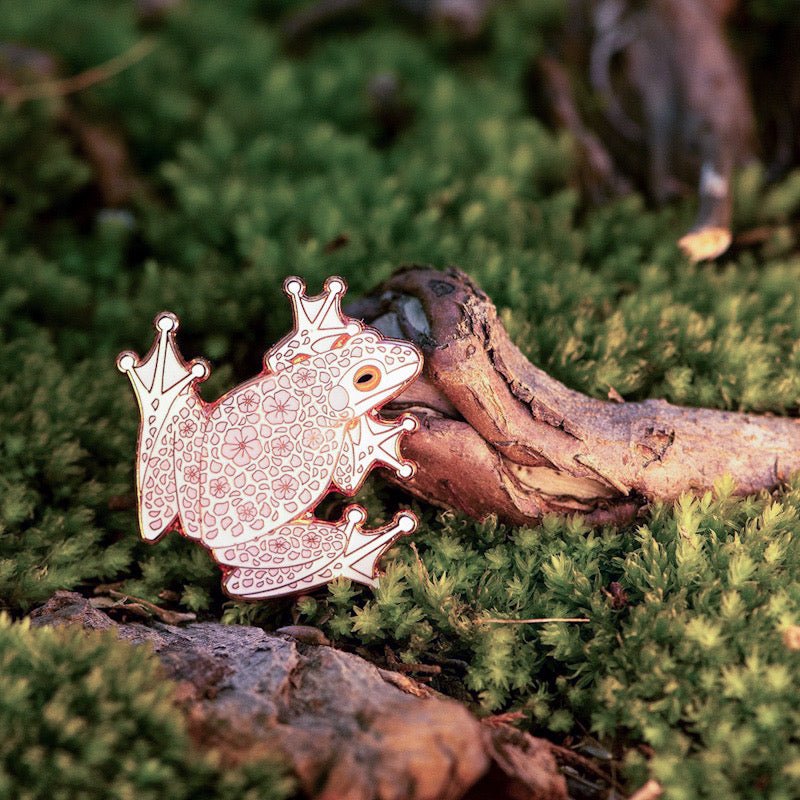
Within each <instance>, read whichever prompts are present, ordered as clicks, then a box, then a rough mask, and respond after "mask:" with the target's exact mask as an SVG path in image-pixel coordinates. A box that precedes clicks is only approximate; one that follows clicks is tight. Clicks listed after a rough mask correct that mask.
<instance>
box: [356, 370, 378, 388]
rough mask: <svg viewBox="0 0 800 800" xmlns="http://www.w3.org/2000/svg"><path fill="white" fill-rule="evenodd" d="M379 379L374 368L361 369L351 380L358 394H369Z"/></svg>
mask: <svg viewBox="0 0 800 800" xmlns="http://www.w3.org/2000/svg"><path fill="white" fill-rule="evenodd" d="M380 379H381V373H380V372H379V371H378V369H377V368H376V367H361V369H359V370H358V372H356V374H355V376H354V378H353V386H355V387H356V389H358V391H359V392H369V391H371V390H372V389H374V388H375V387H376V386H377V385H378V383H379V382H380Z"/></svg>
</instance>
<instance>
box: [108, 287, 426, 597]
mask: <svg viewBox="0 0 800 800" xmlns="http://www.w3.org/2000/svg"><path fill="white" fill-rule="evenodd" d="M345 290H346V284H345V282H344V281H343V280H342V279H341V278H336V277H333V278H329V279H328V280H327V281H326V283H325V291H324V292H323V293H322V294H321V295H318V296H316V297H309V296H307V295H306V293H305V285H304V284H303V282H302V281H301V280H300V279H299V278H288V279H287V280H286V282H285V283H284V291H285V292H286V294H287V295H288V297H289V300H290V302H291V304H292V308H293V312H294V330H293V331H292V332H291V333H290V334H289V335H288V336H286V337H284V338H283V339H282V340H281V341H280V342H278V344H276V345H275V346H274V347H272V348H270V349H269V350H268V351H267V352H266V354H265V356H264V369H263V371H262V372H261V373H260V374H259V375H257V376H256V377H255V378H253V379H252V380H250V381H248V382H246V383H244V384H242V385H241V386H239V387H237V388H235V389H233V390H231V391H230V392H228V393H227V394H226V395H224V396H223V397H221V398H220V399H219V400H217V401H215V402H213V403H207V402H206V401H204V400H203V399H202V398H201V397H200V395H199V393H198V391H197V386H198V384H199V383H201V382H202V381H204V380H205V379H206V378H207V377H208V375H209V374H210V368H209V366H208V363H207V362H206V361H204V360H202V359H195V360H194V361H191V362H188V363H187V362H186V361H184V359H183V358H182V356H181V354H180V352H179V351H178V349H177V346H176V344H175V334H176V331H177V330H178V319H177V317H175V315H173V314H170V313H161V314H159V315H158V316H157V317H156V319H155V328H156V338H155V342H154V344H153V346H152V348H151V350H150V352H149V353H148V354H147V355H146V356H145V357H144V358H142V359H140V358H139V357H138V356H137V355H136V354H134V353H131V352H124V353H121V354H120V355H119V357H118V358H117V366H118V368H119V370H120V371H121V372H123V373H125V374H127V375H128V377H129V378H130V381H131V384H132V385H133V389H134V392H135V393H136V397H137V400H138V403H139V410H140V412H141V424H140V427H139V444H138V453H137V461H136V482H137V490H138V499H139V526H140V529H141V534H142V537H143V538H144V539H145V540H146V541H148V542H155V541H157V540H158V539H160V538H161V536H162V535H163V534H165V533H167V532H168V531H170V530H178V531H179V532H180V533H182V534H183V535H184V536H187V537H189V538H191V539H197V540H198V541H200V542H201V543H202V544H203V545H204V546H205V547H206V548H208V549H209V550H210V551H211V554H212V555H213V557H214V559H215V560H216V561H217V562H218V563H219V565H220V566H221V568H222V570H223V573H224V577H223V588H224V589H225V591H226V592H227V593H228V594H229V595H230V596H231V597H234V598H243V599H253V600H255V599H260V598H268V597H278V596H281V595H286V594H294V593H296V592H304V591H309V590H311V589H315V588H317V587H318V586H321V585H323V584H324V583H327V582H328V581H330V580H331V579H332V578H335V577H337V576H340V575H341V576H345V577H348V578H351V579H352V580H354V581H358V582H359V583H363V584H367V585H369V586H375V585H377V578H376V574H377V572H376V565H377V562H378V561H379V559H380V557H381V555H382V554H383V553H384V552H385V551H386V550H387V549H388V548H389V547H391V545H392V543H393V542H394V541H395V540H396V539H397V538H398V537H400V536H403V535H406V534H410V533H412V532H413V531H414V530H415V529H416V526H417V519H416V517H415V516H414V514H413V513H411V512H409V511H402V512H400V513H398V514H396V515H395V517H394V520H393V521H392V523H391V524H390V525H386V526H384V527H381V528H373V529H367V528H363V527H362V524H363V523H364V522H365V520H366V518H367V514H366V512H365V510H364V509H363V508H362V507H361V506H359V505H350V506H348V507H347V508H346V509H345V511H344V515H343V517H342V519H341V520H339V521H338V522H326V521H323V520H320V519H317V518H316V517H315V516H314V508H315V506H316V505H317V504H318V503H319V501H320V500H321V499H322V498H323V497H324V496H325V495H326V494H327V493H328V492H329V491H332V490H338V491H340V492H342V493H344V494H345V495H353V494H355V492H356V491H357V490H358V488H359V487H360V486H361V484H362V483H363V481H364V479H365V477H366V475H367V473H368V472H369V471H370V470H371V469H372V468H373V467H375V466H378V465H382V466H385V467H388V468H390V469H393V470H394V471H395V472H396V474H397V475H398V476H399V477H401V478H410V477H411V476H412V475H413V474H414V469H415V468H414V464H413V463H412V462H410V461H406V460H403V458H402V456H401V455H400V440H401V438H402V437H403V435H404V434H405V433H407V432H409V431H413V430H415V429H416V428H417V421H416V419H415V418H414V417H413V416H411V415H408V414H405V415H403V416H400V417H399V418H397V419H394V420H388V419H383V418H381V417H380V415H379V414H378V409H380V407H381V406H382V405H383V404H384V403H386V402H387V401H389V400H391V399H392V398H393V397H395V396H397V395H398V394H400V392H402V391H403V389H405V387H406V386H408V385H409V384H410V383H411V382H412V381H413V380H414V379H415V378H416V377H417V375H418V374H419V372H420V370H421V368H422V356H421V354H420V352H419V351H418V350H417V348H416V347H414V345H412V344H409V343H408V342H401V341H396V340H394V339H388V338H386V337H384V336H383V335H382V334H380V333H379V332H378V331H376V330H374V329H372V328H369V327H366V326H365V325H363V324H362V323H361V322H359V321H358V320H355V319H352V318H350V317H347V316H345V315H344V314H343V313H342V308H341V301H342V296H343V295H344V293H345Z"/></svg>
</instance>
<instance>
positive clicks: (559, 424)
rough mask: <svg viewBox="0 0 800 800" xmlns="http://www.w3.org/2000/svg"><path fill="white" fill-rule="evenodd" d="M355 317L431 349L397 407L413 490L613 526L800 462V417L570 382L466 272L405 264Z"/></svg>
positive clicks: (526, 516) (471, 506) (468, 504)
mask: <svg viewBox="0 0 800 800" xmlns="http://www.w3.org/2000/svg"><path fill="white" fill-rule="evenodd" d="M348 313H350V314H352V315H353V316H357V317H360V318H363V319H365V320H366V321H367V322H369V323H370V324H371V325H374V326H375V327H377V328H379V329H380V330H382V331H383V332H384V333H386V334H388V335H390V336H396V337H400V338H404V339H408V340H410V341H413V342H415V343H416V344H417V345H418V346H419V347H420V348H421V349H422V351H423V353H424V356H425V367H424V371H423V374H422V376H421V377H420V378H419V379H418V380H417V381H416V382H415V383H414V384H412V386H411V387H409V389H408V390H407V391H406V392H405V393H404V394H402V395H400V396H399V397H398V398H397V399H396V400H395V401H394V402H393V404H392V406H391V407H390V408H391V409H393V410H394V411H396V412H398V413H399V412H400V411H401V410H412V411H413V412H414V413H415V414H416V415H417V416H418V417H419V420H420V423H421V424H420V429H419V431H417V432H416V433H414V434H412V435H410V436H409V437H408V439H407V440H405V444H404V452H405V454H406V455H407V456H408V457H409V458H413V459H414V460H415V461H416V462H417V463H418V465H419V466H418V470H417V473H416V475H415V477H414V478H413V479H412V480H411V481H410V482H407V481H404V486H408V488H410V490H411V491H412V492H413V493H414V494H415V495H417V496H418V497H420V498H422V499H424V500H426V501H428V502H431V503H434V504H436V505H439V506H444V507H448V508H455V509H458V510H460V511H462V512H464V513H466V514H469V515H471V516H474V517H477V518H483V517H486V516H488V515H490V514H497V515H498V516H499V517H500V518H502V519H504V520H506V521H509V522H511V523H514V524H531V523H536V522H539V521H540V520H541V518H542V516H543V515H545V514H547V513H549V512H557V513H575V512H580V513H582V514H584V515H585V516H586V518H587V520H588V521H589V522H590V523H593V524H605V523H608V522H622V521H625V520H629V519H632V518H633V517H635V516H636V514H637V513H638V512H639V511H640V509H642V508H643V507H644V506H645V505H646V504H647V503H648V502H649V501H652V500H673V499H675V498H676V497H678V496H679V495H680V494H681V493H683V492H687V491H689V492H702V491H704V490H707V489H710V488H712V487H713V484H714V482H715V481H716V480H718V479H719V478H721V477H722V476H725V475H729V476H731V477H732V478H733V480H734V482H735V484H736V487H737V491H738V492H740V493H743V494H744V493H749V492H755V491H758V490H761V489H767V488H772V487H774V486H775V485H777V484H778V483H780V482H781V481H783V480H784V479H786V478H787V477H788V476H789V475H790V474H791V473H792V472H794V471H796V470H798V469H800V421H798V420H795V419H788V418H783V417H770V416H759V415H754V414H745V413H735V412H729V411H719V410H711V409H703V408H683V407H679V406H674V405H671V404H670V403H667V402H665V401H663V400H645V401H643V402H631V403H626V402H622V403H620V402H608V401H603V400H597V399H595V398H592V397H587V396H586V395H583V394H581V393H580V392H576V391H573V390H572V389H569V388H567V387H566V386H564V385H563V384H562V383H560V382H559V381H557V380H555V379H554V378H552V377H550V376H549V375H547V373H545V372H544V371H542V370H541V369H539V368H538V367H536V366H534V365H533V364H531V363H530V362H529V361H528V360H527V359H526V358H525V356H524V355H523V354H522V353H521V352H520V350H519V349H518V348H517V347H516V346H515V345H514V343H513V342H512V341H511V339H510V338H509V336H508V333H507V332H506V330H505V328H504V327H503V324H502V323H501V321H500V320H499V318H498V315H497V311H496V309H495V307H494V305H493V304H492V302H491V300H490V299H489V298H488V297H487V296H486V295H485V294H484V293H483V292H482V291H481V290H480V288H479V287H478V286H477V285H476V284H475V283H474V282H473V281H472V280H471V279H470V278H469V277H468V276H467V275H465V274H464V273H463V272H461V271H460V270H457V269H448V270H447V271H445V272H439V271H436V270H434V269H432V268H430V267H425V266H412V267H408V268H404V269H401V270H400V271H398V272H396V273H395V274H394V275H393V276H392V277H390V278H389V279H388V280H387V281H386V282H385V283H383V284H382V285H380V286H379V287H378V288H377V289H375V290H374V291H373V292H372V293H371V294H370V295H368V296H367V297H365V298H363V299H362V300H360V301H358V302H356V303H354V304H352V305H351V306H350V307H349V308H348Z"/></svg>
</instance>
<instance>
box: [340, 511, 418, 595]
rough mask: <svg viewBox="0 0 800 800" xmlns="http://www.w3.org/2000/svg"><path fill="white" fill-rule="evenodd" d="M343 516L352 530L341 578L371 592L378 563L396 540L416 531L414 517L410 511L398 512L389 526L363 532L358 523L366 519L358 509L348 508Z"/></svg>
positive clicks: (376, 580)
mask: <svg viewBox="0 0 800 800" xmlns="http://www.w3.org/2000/svg"><path fill="white" fill-rule="evenodd" d="M346 516H347V519H348V522H350V523H351V524H352V529H351V535H350V537H349V539H348V542H347V549H346V550H345V554H344V561H345V565H344V568H343V569H342V571H341V575H342V576H344V577H345V578H350V580H353V581H356V582H357V583H363V584H365V585H367V586H371V587H372V588H375V587H376V586H377V585H378V578H377V573H378V562H379V561H380V559H381V557H382V556H383V554H384V553H385V552H386V551H387V550H388V549H389V548H390V547H391V546H392V545H393V544H394V543H395V542H396V541H397V539H399V538H400V537H401V536H408V535H409V534H411V533H413V532H414V531H415V530H416V529H417V517H416V515H415V514H413V513H411V512H410V511H401V512H399V513H397V514H395V515H394V519H392V521H391V523H390V524H389V525H384V526H382V527H380V528H373V529H372V530H365V529H364V528H362V527H361V523H362V522H364V521H365V520H366V518H367V515H366V513H365V512H364V509H362V508H361V506H350V507H349V508H348V509H347V512H346Z"/></svg>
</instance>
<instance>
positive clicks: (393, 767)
mask: <svg viewBox="0 0 800 800" xmlns="http://www.w3.org/2000/svg"><path fill="white" fill-rule="evenodd" d="M31 622H32V624H33V625H63V624H70V625H80V626H82V627H84V628H86V629H87V630H107V629H109V628H113V629H115V630H116V632H117V634H118V635H119V637H120V638H121V639H125V640H127V641H129V642H131V643H132V644H135V645H142V644H149V645H150V646H151V647H152V648H153V649H154V650H155V652H156V654H157V655H158V657H159V658H160V659H161V662H162V664H163V666H164V670H165V673H166V675H167V677H169V678H171V679H172V680H174V681H176V682H177V696H178V697H179V698H180V702H181V705H182V707H183V709H184V711H185V712H186V714H187V717H188V722H189V729H190V733H191V734H192V737H193V739H194V741H195V742H196V744H197V745H198V746H199V747H201V748H209V749H214V750H216V751H217V752H219V753H220V755H221V757H222V759H223V763H226V764H231V765H237V764H242V763H245V762H247V761H248V760H260V759H263V758H264V757H265V756H273V757H279V758H281V759H282V760H284V761H285V762H286V763H287V764H288V765H289V767H290V769H291V770H292V772H293V773H294V775H295V777H296V778H297V780H298V783H299V785H300V787H301V789H302V790H303V793H304V795H305V796H308V797H313V798H319V800H343V798H346V800H460V799H461V798H476V799H477V798H485V797H513V798H519V800H566V798H567V791H566V784H565V781H564V778H563V776H562V775H561V773H560V772H559V770H558V767H557V765H556V758H555V756H554V754H553V752H552V751H551V746H550V744H549V743H548V742H547V741H545V740H542V739H537V738H534V737H533V736H530V735H529V734H527V733H524V732H522V731H518V730H516V729H514V728H512V727H511V726H509V725H506V724H501V725H490V724H484V723H481V722H480V721H479V720H478V719H476V718H475V717H474V716H472V714H470V712H469V711H468V710H467V709H466V708H465V707H464V706H463V705H461V704H460V703H458V702H456V701H455V700H451V699H449V698H447V697H444V696H443V695H440V694H438V693H436V692H434V691H432V690H431V689H429V688H428V687H426V686H424V685H422V684H419V683H416V682H415V681H413V680H411V679H410V678H409V677H408V676H406V675H402V674H400V673H396V672H392V671H389V670H382V669H379V668H377V667H376V666H374V665H373V664H370V663H369V662H368V661H365V660H364V659H363V658H360V657H359V656H356V655H353V654H351V653H344V652H342V651H340V650H335V649H334V648H332V647H329V646H326V645H323V644H312V643H309V642H308V641H307V637H301V638H300V639H298V638H296V637H295V636H292V635H288V634H286V633H284V634H280V633H277V632H276V633H274V634H271V633H267V632H265V631H263V630H262V629H261V628H251V627H247V626H241V625H221V624H219V623H214V622H203V623H196V624H192V625H187V626H185V627H180V628H179V627H176V626H174V625H164V624H161V623H155V624H153V625H152V626H148V625H143V624H140V623H129V624H121V623H118V622H115V621H114V620H113V619H112V618H110V617H109V616H107V615H106V614H105V613H103V612H102V611H100V610H99V609H98V608H96V607H95V606H94V605H93V603H92V602H91V601H89V600H87V599H86V598H84V597H82V596H81V595H79V594H76V593H74V592H57V593H56V594H55V595H54V596H53V597H52V598H51V599H50V600H49V601H48V602H47V603H46V604H45V605H44V606H43V607H42V608H40V609H37V610H36V611H34V612H33V614H31Z"/></svg>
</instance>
